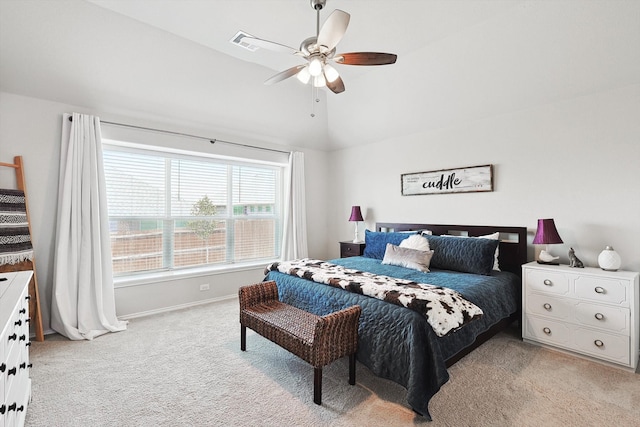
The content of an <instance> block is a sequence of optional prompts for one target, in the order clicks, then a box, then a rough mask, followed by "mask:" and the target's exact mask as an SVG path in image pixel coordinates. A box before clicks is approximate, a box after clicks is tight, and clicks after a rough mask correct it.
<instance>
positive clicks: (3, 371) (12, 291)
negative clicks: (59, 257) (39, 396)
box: [0, 271, 33, 427]
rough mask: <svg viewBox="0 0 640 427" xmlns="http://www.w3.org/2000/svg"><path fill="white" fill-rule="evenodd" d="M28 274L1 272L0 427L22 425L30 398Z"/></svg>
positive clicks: (24, 272) (26, 272) (29, 275)
mask: <svg viewBox="0 0 640 427" xmlns="http://www.w3.org/2000/svg"><path fill="white" fill-rule="evenodd" d="M32 274H33V273H32V272H31V271H20V272H16V273H0V279H1V278H4V279H6V280H0V330H1V332H2V333H1V334H0V427H14V426H22V425H24V420H25V416H26V413H27V405H28V404H29V400H30V398H31V379H30V378H29V370H30V368H31V365H30V364H29V346H30V345H31V342H30V341H29V295H28V285H29V281H30V280H31V275H32Z"/></svg>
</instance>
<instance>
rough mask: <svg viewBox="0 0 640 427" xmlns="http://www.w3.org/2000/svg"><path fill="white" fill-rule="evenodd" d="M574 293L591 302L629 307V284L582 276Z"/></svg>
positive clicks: (577, 279)
mask: <svg viewBox="0 0 640 427" xmlns="http://www.w3.org/2000/svg"><path fill="white" fill-rule="evenodd" d="M574 283H575V290H574V293H575V295H576V296H577V297H579V298H584V299H588V300H591V301H597V302H603V303H609V304H618V305H622V306H625V307H628V306H629V295H628V293H629V292H628V287H629V282H626V281H620V280H611V279H603V278H599V277H591V276H580V277H578V278H576V280H575V282H574Z"/></svg>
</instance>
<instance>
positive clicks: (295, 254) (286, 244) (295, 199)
mask: <svg viewBox="0 0 640 427" xmlns="http://www.w3.org/2000/svg"><path fill="white" fill-rule="evenodd" d="M287 170H288V176H287V181H286V184H287V185H286V190H285V208H284V209H285V210H284V230H283V236H282V259H284V260H290V259H298V258H306V257H307V256H309V255H308V254H309V251H308V247H307V210H306V207H305V206H306V205H305V199H304V193H305V188H304V153H300V152H292V153H291V154H290V155H289V167H288V169H287Z"/></svg>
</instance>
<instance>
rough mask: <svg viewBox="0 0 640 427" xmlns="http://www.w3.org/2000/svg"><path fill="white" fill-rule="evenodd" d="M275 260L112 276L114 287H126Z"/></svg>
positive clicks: (254, 266)
mask: <svg viewBox="0 0 640 427" xmlns="http://www.w3.org/2000/svg"><path fill="white" fill-rule="evenodd" d="M275 261H277V260H275V259H274V260H272V261H269V260H266V261H265V260H263V261H260V262H253V263H244V264H226V265H222V266H218V267H201V268H190V269H188V270H187V269H186V270H176V271H162V272H158V273H147V274H139V275H135V276H131V277H114V279H113V286H114V288H116V289H117V288H127V287H130V286H140V285H149V284H153V283H158V282H169V281H173V280H180V279H187V278H191V277H202V276H213V275H217V274H227V273H233V272H236V271H249V270H255V269H257V268H264V267H265V266H267V265H268V264H270V263H271V262H275Z"/></svg>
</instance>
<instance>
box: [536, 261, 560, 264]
mask: <svg viewBox="0 0 640 427" xmlns="http://www.w3.org/2000/svg"><path fill="white" fill-rule="evenodd" d="M537 262H538V264H544V265H560V263H559V262H555V261H540V260H538V261H537Z"/></svg>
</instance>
